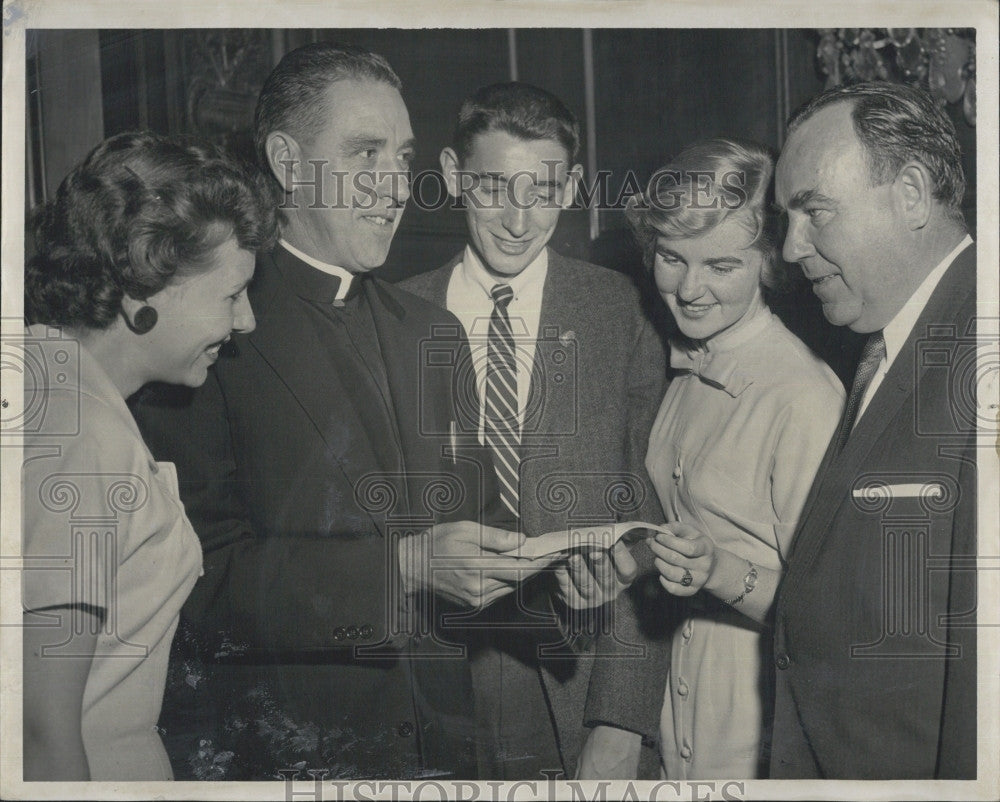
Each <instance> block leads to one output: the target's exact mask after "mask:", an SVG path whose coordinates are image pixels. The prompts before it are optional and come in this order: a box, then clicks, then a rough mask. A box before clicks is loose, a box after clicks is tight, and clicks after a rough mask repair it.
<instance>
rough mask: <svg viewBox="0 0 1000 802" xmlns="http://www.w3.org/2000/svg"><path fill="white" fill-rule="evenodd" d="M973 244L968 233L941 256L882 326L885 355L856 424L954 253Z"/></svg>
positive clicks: (866, 393)
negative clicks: (901, 306) (894, 313)
mask: <svg viewBox="0 0 1000 802" xmlns="http://www.w3.org/2000/svg"><path fill="white" fill-rule="evenodd" d="M971 244H972V237H970V236H969V235H968V234H966V235H965V239H963V240H962V241H961V242H960V243H958V245H956V246H955V249H954V250H953V251H952V252H951V253H949V254H948V255H947V256H946V257H945V258H944V259H942V260H941V261H940V263H939V264H938V266H937V267H935V268H934V269H933V270H932V271H931V272H930V273H928V274H927V278H925V279H924V280H923V282H922V283H921V284H920V286H919V287H917V291H916V292H915V293H913V295H911V296H910V300H908V301H907V302H906V303H905V304H903V308H902V309H900V310H899V311H898V312H897V313H896V317H894V318H893V319H892V320H891V321H889V324H888V325H887V326H886V327H885V328H884V329H882V336H883V337H884V338H885V356H884V357H883V358H882V361H881V362H880V363H879V366H878V369H877V370H876V371H875V375H874V376H873V377H872V380H871V381H870V382H869V383H868V388H867V389H866V390H865V394H864V396H862V398H861V406H860V407H859V408H858V415H857V417H856V418H855V419H854V425H855V426H857V425H858V421H859V420H861V416H862V415H864V414H865V409H866V408H867V407H868V402H869V401H871V400H872V398H874V397H875V391H876V390H878V388H879V385H881V384H882V380H883V379H884V378H885V375H886V374H887V373H888V372H889V368H891V367H892V363H893V361H894V360H895V359H896V356H897V355H898V354H899V352H900V350H901V349H902V347H903V344H904V343H905V342H906V339H907V338H908V337H909V336H910V332H911V331H913V327H914V326H915V325H916V324H917V318H919V317H920V313H921V312H923V311H924V307H925V306H927V301H928V300H929V299H930V297H931V294H932V293H933V292H934V288H935V287H937V285H938V282H939V281H940V280H941V276H943V275H944V273H945V271H946V270H947V269H948V267H949V266H950V265H951V263H952V262H953V261H955V257H956V256H958V255H959V254H960V253H961V252H962V251H964V250H965V249H966V248H967V247H969V246H970V245H971Z"/></svg>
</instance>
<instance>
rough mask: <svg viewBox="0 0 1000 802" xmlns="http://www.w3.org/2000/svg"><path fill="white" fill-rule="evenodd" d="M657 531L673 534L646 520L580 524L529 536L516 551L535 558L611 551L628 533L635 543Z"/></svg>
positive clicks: (520, 554)
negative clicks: (591, 524) (636, 540)
mask: <svg viewBox="0 0 1000 802" xmlns="http://www.w3.org/2000/svg"><path fill="white" fill-rule="evenodd" d="M643 530H647V531H643ZM656 532H663V533H666V534H670V530H669V529H667V528H666V527H665V526H660V525H657V524H650V523H645V522H643V521H619V522H618V523H614V524H601V525H599V526H579V527H574V528H573V529H563V530H561V531H558V532H548V533H546V534H544V535H539V536H538V537H529V538H526V539H525V540H524V542H523V543H522V544H521V545H520V546H519V547H518V550H517V554H518V556H519V557H527V558H529V559H536V558H538V557H544V556H547V555H556V554H565V555H569V554H570V553H571V552H574V551H579V552H593V551H608V550H610V549H611V548H612V547H614V545H615V544H616V543H618V541H619V540H621V539H622V538H623V537H625V536H626V535H629V538H628V539H627V540H626V542H633V541H634V540H635V539H636V537H639V538H641V537H645V536H648V535H651V534H653V533H656Z"/></svg>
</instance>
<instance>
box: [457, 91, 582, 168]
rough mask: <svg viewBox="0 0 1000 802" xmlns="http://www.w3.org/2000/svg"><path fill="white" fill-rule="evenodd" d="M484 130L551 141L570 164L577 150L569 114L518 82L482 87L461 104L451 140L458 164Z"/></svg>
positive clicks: (577, 134) (544, 94) (543, 94)
mask: <svg viewBox="0 0 1000 802" xmlns="http://www.w3.org/2000/svg"><path fill="white" fill-rule="evenodd" d="M487 131H504V132H505V133H508V134H510V135H511V136H516V137H518V138H519V139H527V140H537V139H554V140H556V141H557V142H558V143H559V144H561V145H562V146H563V147H564V148H565V149H566V160H567V161H568V162H570V163H572V161H573V159H575V158H576V154H577V152H578V151H579V150H580V123H579V122H578V121H577V119H576V117H575V116H574V115H573V112H571V111H570V110H569V109H568V108H566V106H565V104H564V103H563V102H562V101H561V100H560V99H559V98H557V97H556V96H555V95H553V94H552V93H551V92H547V91H545V90H544V89H540V88H539V87H537V86H532V85H531V84H526V83H523V82H520V81H509V82H508V83H502V84H492V85H490V86H484V87H482V88H481V89H478V90H477V91H476V92H475V93H474V94H473V95H471V96H470V97H468V98H466V99H465V100H464V101H463V102H462V106H461V108H460V109H459V111H458V124H457V125H456V126H455V132H454V134H453V135H452V140H451V141H452V144H453V145H454V148H455V153H456V154H457V155H458V159H459V162H464V161H465V160H466V159H467V158H468V157H469V154H470V153H471V152H472V141H473V139H475V138H476V136H478V135H479V134H482V133H485V132H487Z"/></svg>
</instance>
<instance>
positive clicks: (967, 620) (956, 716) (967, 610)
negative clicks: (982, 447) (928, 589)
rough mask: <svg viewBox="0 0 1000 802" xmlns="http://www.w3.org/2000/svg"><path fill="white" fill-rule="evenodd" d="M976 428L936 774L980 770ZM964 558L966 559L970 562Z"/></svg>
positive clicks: (963, 473) (957, 546) (960, 514)
mask: <svg viewBox="0 0 1000 802" xmlns="http://www.w3.org/2000/svg"><path fill="white" fill-rule="evenodd" d="M975 436H976V435H975V432H974V431H973V433H972V435H971V441H970V443H969V445H968V447H967V448H966V449H965V451H964V453H963V455H962V456H963V461H962V465H961V468H959V471H958V487H959V494H960V497H959V502H958V507H957V509H956V510H955V516H954V518H953V519H952V534H951V543H952V546H951V554H952V559H953V560H954V561H955V562H956V567H955V569H954V570H952V571H951V572H950V576H949V579H950V581H949V588H948V606H947V611H948V612H947V622H948V623H947V633H948V634H947V641H948V643H949V644H952V645H954V646H956V647H957V648H958V652H957V654H956V657H955V658H954V659H950V660H947V661H945V674H944V696H943V703H942V714H941V739H940V742H939V746H938V759H937V768H936V770H935V775H934V777H935V779H939V780H948V779H959V780H967V779H969V778H972V777H975V776H976V758H977V745H978V738H977V727H976V718H977V709H976V702H977V693H978V684H977V674H976V654H977V644H976V634H977V630H976V608H977V602H976V597H977V596H976V586H977V582H976V575H977V574H976V570H975V568H974V567H973V566H972V565H970V563H973V562H974V560H975V557H976V554H977V547H978V543H977V536H976V534H977V525H976V516H977V514H978V505H977V503H976V498H977V467H976V444H975ZM959 561H962V562H964V563H966V564H965V565H964V566H963V565H961V564H959Z"/></svg>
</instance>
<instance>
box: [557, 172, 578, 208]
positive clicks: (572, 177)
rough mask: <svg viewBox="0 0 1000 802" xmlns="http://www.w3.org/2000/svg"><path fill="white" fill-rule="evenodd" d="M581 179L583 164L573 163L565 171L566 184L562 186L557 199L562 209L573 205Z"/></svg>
mask: <svg viewBox="0 0 1000 802" xmlns="http://www.w3.org/2000/svg"><path fill="white" fill-rule="evenodd" d="M581 181H583V166H582V165H579V164H574V165H573V166H572V167H570V168H569V172H567V173H566V186H564V187H563V192H562V197H561V198H560V199H559V205H560V206H561V207H562V208H563V209H566V208H567V207H569V206H572V205H573V200H574V198H576V190H577V187H579V186H580V182H581Z"/></svg>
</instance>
